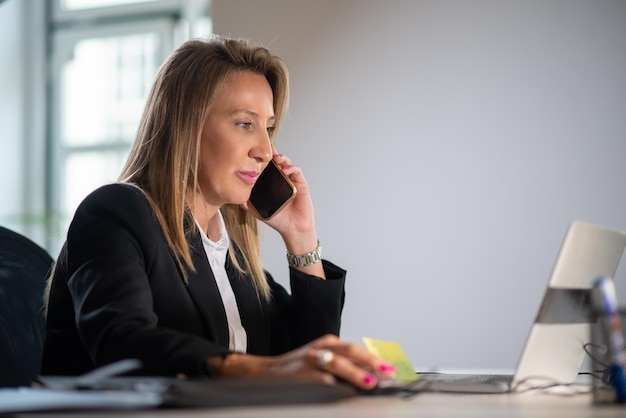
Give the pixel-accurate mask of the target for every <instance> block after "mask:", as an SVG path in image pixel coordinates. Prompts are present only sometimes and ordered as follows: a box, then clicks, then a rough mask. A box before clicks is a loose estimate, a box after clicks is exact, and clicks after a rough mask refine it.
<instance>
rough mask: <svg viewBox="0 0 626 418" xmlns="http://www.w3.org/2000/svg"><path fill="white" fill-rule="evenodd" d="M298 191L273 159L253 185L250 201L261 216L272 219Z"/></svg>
mask: <svg viewBox="0 0 626 418" xmlns="http://www.w3.org/2000/svg"><path fill="white" fill-rule="evenodd" d="M296 191H297V190H296V187H295V186H294V185H293V183H292V182H291V180H289V178H287V176H286V175H285V174H284V173H283V172H282V170H281V169H280V168H279V167H278V166H277V165H276V163H275V162H274V160H271V161H270V163H269V164H268V165H267V167H265V170H263V172H262V173H261V175H260V176H259V178H258V179H257V181H256V183H255V184H254V187H252V193H251V194H250V199H249V202H250V204H251V205H252V206H253V207H254V209H255V210H256V211H257V213H258V214H259V216H260V217H261V218H263V219H270V218H272V217H273V216H274V215H276V214H277V213H278V212H279V211H280V210H281V209H282V208H283V207H285V205H286V204H287V203H289V201H290V200H291V199H293V198H294V196H295V195H296Z"/></svg>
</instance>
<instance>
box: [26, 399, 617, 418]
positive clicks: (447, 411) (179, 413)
mask: <svg viewBox="0 0 626 418" xmlns="http://www.w3.org/2000/svg"><path fill="white" fill-rule="evenodd" d="M112 415H114V416H115V417H128V418H168V417H182V418H200V417H211V418H248V417H250V418H252V417H254V418H258V417H272V418H335V417H337V418H352V417H354V418H387V417H393V418H404V417H438V418H446V417H454V418H457V417H461V418H463V417H516V418H525V417H537V418H538V417H541V418H546V417H547V418H552V417H567V418H578V417H581V418H582V417H585V418H587V417H598V418H600V417H601V418H612V417H615V418H617V417H619V418H624V417H626V405H620V406H617V405H615V406H613V405H612V406H593V405H592V403H591V395H589V394H586V395H576V396H571V397H564V396H557V395H544V394H536V393H534V394H533V393H526V394H505V395H456V394H455V395H453V394H438V393H422V394H419V395H416V396H414V397H412V398H408V399H402V398H397V397H393V396H376V397H369V396H364V397H357V398H351V399H347V400H343V401H340V402H336V403H329V404H317V405H295V406H271V407H247V408H219V409H218V408H211V409H186V410H183V409H172V410H151V411H131V412H126V413H124V412H122V411H109V412H108V413H105V412H100V413H89V414H87V413H85V412H84V411H81V412H76V413H67V412H66V413H63V414H61V413H58V414H40V413H37V414H34V413H33V414H20V415H15V416H16V417H23V418H36V417H39V418H43V417H61V416H64V417H65V416H69V417H74V416H75V417H78V416H81V417H83V416H85V417H89V418H104V417H110V416H112Z"/></svg>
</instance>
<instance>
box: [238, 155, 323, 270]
mask: <svg viewBox="0 0 626 418" xmlns="http://www.w3.org/2000/svg"><path fill="white" fill-rule="evenodd" d="M272 150H273V151H274V156H273V159H274V161H275V162H276V163H277V164H278V166H279V167H281V168H282V170H283V173H284V174H286V175H287V176H288V177H289V179H290V180H291V181H292V183H293V184H294V186H296V189H297V192H296V196H295V197H294V198H293V200H292V201H291V202H289V203H288V204H287V206H285V207H284V208H283V209H282V210H281V211H280V212H278V213H277V214H276V216H274V217H273V218H272V219H270V220H269V221H266V220H263V219H261V221H262V222H264V223H266V224H267V225H269V226H270V227H271V228H273V229H275V230H276V231H277V232H278V233H279V234H280V235H281V237H282V238H283V241H284V242H285V246H286V247H287V251H288V252H289V253H291V254H297V255H299V254H306V253H309V252H311V251H313V250H315V248H317V239H318V238H317V234H316V231H315V215H314V212H313V203H312V200H311V196H310V194H309V187H308V185H307V182H306V179H305V178H304V174H302V169H301V168H300V167H298V166H295V165H293V164H292V162H291V160H290V159H289V158H288V157H286V156H285V155H282V154H277V153H276V149H275V148H274V147H273V146H272ZM243 206H244V208H246V209H249V204H248V203H247V202H246V203H245V204H244V205H243ZM251 213H254V211H251ZM257 218H258V216H257ZM301 270H303V271H305V272H306V273H309V274H313V275H315V276H318V277H321V278H324V276H323V269H322V268H321V266H315V267H311V268H302V269H301Z"/></svg>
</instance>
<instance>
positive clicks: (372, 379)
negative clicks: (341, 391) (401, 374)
mask: <svg viewBox="0 0 626 418" xmlns="http://www.w3.org/2000/svg"><path fill="white" fill-rule="evenodd" d="M311 348H312V350H311V354H310V356H312V361H313V363H314V364H315V366H316V367H317V368H318V369H320V370H323V371H325V372H326V373H329V374H332V375H334V376H337V377H338V378H340V379H342V380H345V381H347V382H349V383H351V384H353V385H355V386H357V387H360V388H362V389H371V388H373V387H375V386H376V384H377V383H378V377H379V376H381V375H383V376H385V375H391V374H392V373H393V372H394V371H395V369H394V367H393V366H392V365H390V364H388V363H387V362H385V361H384V360H383V359H381V358H380V357H377V356H375V355H373V354H371V353H370V352H369V351H368V350H367V349H366V348H365V347H362V346H359V345H356V344H352V343H348V342H343V341H341V340H339V338H337V337H335V336H325V337H322V338H320V339H318V340H316V341H315V342H314V344H313V347H311Z"/></svg>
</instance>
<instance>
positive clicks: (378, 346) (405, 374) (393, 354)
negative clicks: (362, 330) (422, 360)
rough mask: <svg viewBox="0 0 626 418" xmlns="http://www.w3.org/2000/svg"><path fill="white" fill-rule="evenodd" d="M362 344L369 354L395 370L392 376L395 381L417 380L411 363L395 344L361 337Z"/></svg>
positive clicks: (398, 345) (417, 377)
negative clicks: (390, 365)
mask: <svg viewBox="0 0 626 418" xmlns="http://www.w3.org/2000/svg"><path fill="white" fill-rule="evenodd" d="M363 342H364V343H365V346H366V347H367V349H368V350H369V351H370V352H371V353H373V354H376V355H377V356H379V357H382V358H383V359H385V360H386V361H387V362H389V363H391V364H392V365H393V366H394V367H395V368H396V372H395V374H394V375H393V378H394V379H395V380H397V381H399V382H406V383H408V382H414V381H416V380H418V379H419V376H418V374H417V373H416V372H415V369H414V368H413V366H412V365H411V362H410V361H409V359H408V358H407V356H406V355H405V354H404V350H402V347H400V344H398V343H397V342H395V341H381V340H375V339H373V338H367V337H363Z"/></svg>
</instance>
